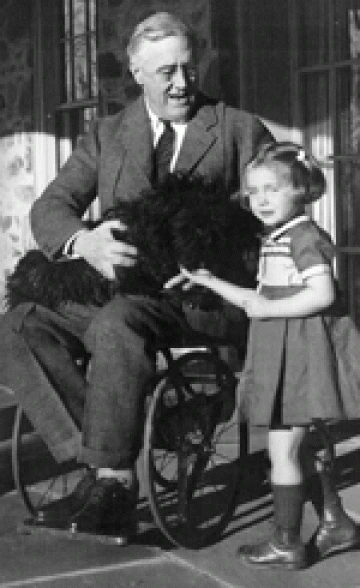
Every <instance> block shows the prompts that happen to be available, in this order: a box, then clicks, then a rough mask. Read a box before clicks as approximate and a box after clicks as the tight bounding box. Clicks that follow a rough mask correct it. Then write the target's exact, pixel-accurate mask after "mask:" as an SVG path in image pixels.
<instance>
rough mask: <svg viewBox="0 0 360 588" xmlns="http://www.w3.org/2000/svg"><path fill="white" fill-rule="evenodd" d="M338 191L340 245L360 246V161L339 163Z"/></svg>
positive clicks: (337, 167) (338, 239)
mask: <svg viewBox="0 0 360 588" xmlns="http://www.w3.org/2000/svg"><path fill="white" fill-rule="evenodd" d="M336 169H337V181H336V184H337V185H336V192H337V194H339V195H340V194H341V198H338V204H337V206H338V224H339V226H338V238H337V241H338V245H339V246H341V247H354V246H357V247H358V246H360V222H359V219H360V198H359V194H360V162H356V161H341V162H338V163H337V166H336Z"/></svg>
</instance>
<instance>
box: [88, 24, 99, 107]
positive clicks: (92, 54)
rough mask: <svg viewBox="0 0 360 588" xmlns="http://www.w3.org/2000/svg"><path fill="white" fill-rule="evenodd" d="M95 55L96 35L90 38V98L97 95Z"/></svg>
mask: <svg viewBox="0 0 360 588" xmlns="http://www.w3.org/2000/svg"><path fill="white" fill-rule="evenodd" d="M96 58H97V53H96V35H95V33H94V34H92V35H91V37H90V68H91V74H90V76H91V90H90V94H91V96H92V97H96V96H97V95H98V73H97V59H96Z"/></svg>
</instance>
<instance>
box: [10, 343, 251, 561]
mask: <svg viewBox="0 0 360 588" xmlns="http://www.w3.org/2000/svg"><path fill="white" fill-rule="evenodd" d="M189 343H190V345H189ZM184 344H185V342H184V341H183V340H182V341H181V346H180V347H175V346H174V344H173V343H171V346H170V344H169V343H168V344H165V343H164V344H162V345H161V346H158V347H157V370H156V377H155V381H154V382H152V384H151V386H149V390H148V391H147V392H146V394H145V401H144V410H145V426H144V432H143V444H142V447H143V448H142V455H140V458H139V459H140V460H141V461H140V464H139V465H140V468H141V471H142V475H143V482H144V484H143V485H144V486H145V488H146V494H147V501H148V505H149V507H150V511H151V515H152V518H153V520H154V521H155V523H156V525H157V527H158V528H159V529H160V530H161V532H162V533H163V534H164V536H165V537H166V538H167V539H168V540H169V541H170V543H172V544H173V545H175V546H182V547H186V548H189V549H198V548H201V547H203V546H205V545H207V544H211V543H213V542H214V541H216V539H217V538H218V537H219V536H220V535H221V533H222V532H223V530H224V529H225V527H226V526H227V524H228V523H229V521H230V519H231V516H232V514H233V511H234V509H235V506H236V498H237V491H238V487H239V479H240V472H241V467H240V466H241V459H242V458H243V456H244V455H246V454H247V451H248V446H247V443H248V431H247V425H246V423H244V422H241V420H240V419H239V418H238V402H237V397H236V395H237V387H236V378H235V375H234V372H233V371H232V370H231V369H230V367H229V364H228V362H227V361H225V360H224V358H223V357H221V349H222V348H221V347H220V346H219V344H218V343H217V342H214V340H213V339H211V338H210V337H209V338H208V339H207V340H204V337H203V336H201V339H200V340H196V341H195V340H194V339H193V340H191V342H189V341H187V342H186V347H184ZM30 445H31V446H32V451H31V454H32V456H33V457H32V459H31V457H29V446H30ZM34 455H36V463H38V462H39V458H40V459H41V465H42V473H41V475H39V473H38V470H39V468H38V466H37V465H35V463H34ZM141 462H142V463H141ZM141 466H142V467H141ZM12 468H13V477H14V482H15V487H16V489H17V491H18V493H19V495H20V496H21V497H22V499H23V502H24V504H25V506H26V508H27V510H28V511H29V513H30V515H32V516H34V515H36V513H37V511H38V510H40V509H41V508H44V506H45V505H46V503H48V502H49V501H51V500H54V498H62V497H65V496H66V495H67V494H69V493H70V492H71V491H72V490H73V489H74V487H75V485H76V483H77V481H78V480H79V479H80V476H82V475H83V473H84V469H83V468H81V467H80V466H79V464H77V463H75V462H74V463H66V464H57V463H56V462H55V460H54V459H53V458H52V457H51V455H50V454H49V451H48V450H47V448H46V446H45V444H44V442H43V441H42V440H41V439H40V437H39V436H38V435H37V433H36V432H35V431H34V430H33V429H32V427H31V425H30V423H29V422H28V420H27V418H26V416H25V414H24V412H23V410H22V409H21V407H17V409H16V414H15V420H14V426H13V439H12Z"/></svg>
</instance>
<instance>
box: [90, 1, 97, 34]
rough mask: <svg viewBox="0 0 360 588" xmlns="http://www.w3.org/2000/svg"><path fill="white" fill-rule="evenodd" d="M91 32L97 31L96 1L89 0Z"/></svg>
mask: <svg viewBox="0 0 360 588" xmlns="http://www.w3.org/2000/svg"><path fill="white" fill-rule="evenodd" d="M89 23H90V30H91V31H96V0H89Z"/></svg>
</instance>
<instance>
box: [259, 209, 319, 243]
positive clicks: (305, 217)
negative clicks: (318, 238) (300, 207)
mask: <svg viewBox="0 0 360 588" xmlns="http://www.w3.org/2000/svg"><path fill="white" fill-rule="evenodd" d="M309 220H310V217H309V216H308V215H307V214H301V215H300V216H296V217H295V218H292V219H291V220H289V221H287V222H286V223H284V224H283V225H281V227H278V228H277V229H274V230H273V231H271V232H270V233H269V234H268V235H266V237H265V241H268V240H269V241H274V240H275V239H277V238H278V237H280V236H281V235H283V234H284V233H286V231H288V230H289V229H291V228H292V227H295V226H296V225H298V224H300V223H303V222H305V221H309Z"/></svg>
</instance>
